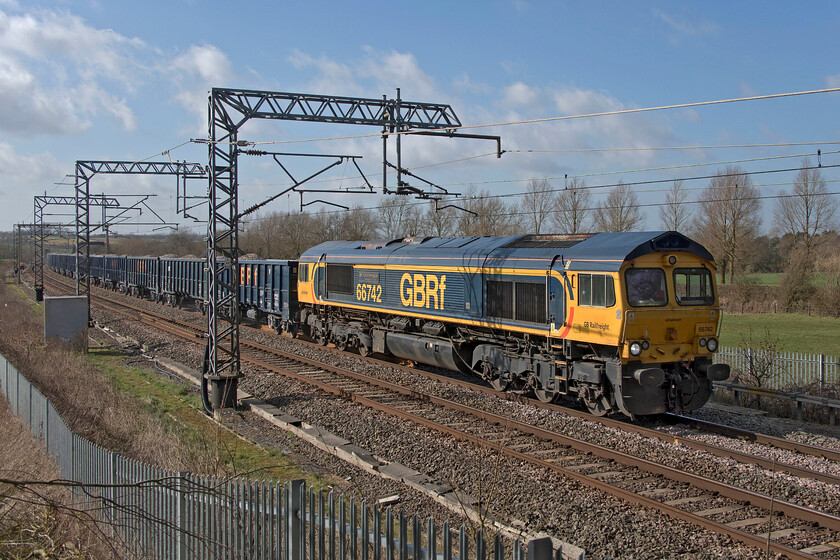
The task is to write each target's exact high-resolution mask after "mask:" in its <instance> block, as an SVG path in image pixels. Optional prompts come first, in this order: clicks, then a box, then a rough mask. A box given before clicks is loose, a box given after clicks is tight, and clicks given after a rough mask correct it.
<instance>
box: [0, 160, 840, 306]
mask: <svg viewBox="0 0 840 560" xmlns="http://www.w3.org/2000/svg"><path fill="white" fill-rule="evenodd" d="M636 187H637V186H636V185H627V184H625V183H624V182H622V181H619V182H618V183H617V184H616V185H614V186H612V187H611V188H609V190H608V192H607V193H606V196H598V197H597V199H596V196H595V192H596V188H597V189H598V192H599V193H600V192H603V189H604V187H603V186H601V185H598V186H590V185H587V184H586V181H585V179H582V178H579V177H577V178H570V179H568V180H567V181H564V182H563V185H562V186H559V185H556V184H554V183H552V181H550V180H549V179H531V180H529V181H528V183H527V184H526V185H525V188H524V193H522V194H517V195H501V196H500V195H492V194H490V193H489V192H488V191H487V190H484V189H481V188H479V187H477V186H469V187H467V188H466V189H465V191H464V192H463V194H462V195H461V196H459V197H450V198H447V199H444V200H439V201H433V200H418V199H415V198H412V197H407V196H388V197H383V198H382V199H381V200H380V202H379V204H378V205H377V206H376V207H374V208H362V207H360V206H356V207H352V208H350V209H348V210H346V211H344V210H341V211H336V210H329V211H321V212H317V213H306V212H269V213H262V214H257V215H255V216H253V217H249V218H248V219H246V220H243V221H242V222H241V227H242V229H241V231H240V237H239V242H240V243H239V246H240V251H241V254H242V255H247V256H255V257H259V258H277V259H295V258H297V257H299V256H300V254H301V253H302V252H303V251H305V250H307V249H309V248H310V247H313V246H315V245H317V244H318V243H321V242H324V241H329V240H336V239H345V240H369V239H395V238H406V237H417V236H438V237H448V236H476V235H493V236H505V235H519V234H548V233H588V232H601V231H604V232H617V231H638V230H642V229H654V230H655V229H664V230H675V231H679V232H682V233H685V234H687V235H688V236H689V237H692V238H693V239H695V240H697V241H699V242H700V243H702V244H703V245H705V246H706V247H707V248H708V249H709V250H710V251H711V253H712V254H713V255H714V257H715V261H716V263H717V268H718V273H719V275H720V278H721V281H722V283H724V284H731V283H736V282H738V281H739V280H743V279H744V278H746V275H747V274H749V273H754V272H777V273H778V272H783V273H785V275H784V278H783V281H782V284H783V287H785V290H786V293H788V296H785V297H784V298H783V299H784V300H785V301H791V302H795V301H802V300H804V299H807V298H808V297H811V296H812V295H813V287H814V285H815V279H817V278H819V281H818V282H816V284H822V285H823V286H824V287H825V286H828V287H831V288H832V289H834V290H835V291H836V292H837V294H838V296H837V301H838V303H840V257H838V256H835V255H838V253H840V252H838V251H837V249H838V248H840V239H838V235H837V232H836V231H835V228H836V226H837V224H836V219H837V214H838V205H837V201H836V198H835V197H834V196H833V195H832V194H831V193H830V192H829V191H828V188H827V185H826V181H825V179H824V178H823V176H822V173H821V170H820V168H819V167H814V166H813V165H811V163H810V162H809V161H808V160H807V159H806V160H803V161H802V163H801V167H800V169H799V171H798V172H797V174H796V176H795V178H794V180H793V182H792V183H791V185H790V187H789V188H787V189H784V190H783V191H782V192H780V193H776V194H774V195H772V196H765V195H764V193H763V191H762V188H761V187H760V186H757V185H756V184H755V183H754V181H753V178H752V177H751V175H750V174H749V173H747V172H745V171H744V170H743V169H742V168H740V167H738V166H733V165H730V166H726V167H723V168H721V169H719V170H718V171H717V172H716V173H715V174H714V175H713V176H711V177H710V179H709V181H708V183H707V185H706V186H705V187H703V188H701V189H699V192H698V194H697V195H696V196H692V193H693V191H694V189H690V188H687V187H686V185H685V182H684V181H683V180H682V179H679V178H677V179H674V180H673V181H672V182H671V184H670V185H669V187H668V188H667V189H666V191H665V192H664V193H663V194H662V196H661V198H660V199H659V200H658V201H656V203H655V206H657V212H655V214H656V216H655V217H654V216H653V214H654V213H651V215H650V216H648V217H647V219H646V216H645V213H644V212H643V211H642V207H641V206H640V201H639V196H638V193H637V191H636V190H635V188H636ZM765 200H767V203H769V204H772V208H768V209H767V210H768V211H767V212H765V209H764V208H763V206H764V203H765ZM765 215H766V216H772V222H771V223H770V224H766V226H767V227H765V228H763V230H764V233H762V227H761V225H762V224H761V221H762V217H763V216H765ZM651 222H653V223H651ZM6 241H10V240H9V239H7V240H6ZM67 243H69V241H68V242H67ZM68 250H69V249H68ZM105 250H106V247H104V246H103V247H94V251H95V252H105ZM110 251H111V252H114V253H123V254H135V255H163V254H169V255H176V256H186V255H192V256H202V255H204V254H205V253H206V241H204V236H203V235H200V234H197V233H190V232H187V231H184V230H181V231H175V232H172V233H171V234H169V235H166V236H162V237H161V236H155V237H150V236H135V237H118V238H112V239H111V243H110ZM4 252H5V251H4ZM832 278H836V279H837V280H832Z"/></svg>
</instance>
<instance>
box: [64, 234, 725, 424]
mask: <svg viewBox="0 0 840 560" xmlns="http://www.w3.org/2000/svg"><path fill="white" fill-rule="evenodd" d="M68 257H71V256H67V255H65V256H60V255H59V256H52V255H51V256H50V257H48V264H50V263H53V265H52V266H54V263H64V262H65V261H66V259H67V258H68ZM124 258H125V259H134V257H124ZM144 259H148V257H146V258H144ZM171 260H172V259H163V258H161V259H159V261H158V264H157V265H154V263H150V262H148V261H147V260H146V261H142V262H146V264H144V265H141V264H140V262H141V261H126V263H125V265H124V266H125V271H124V272H123V274H124V276H125V278H126V284H127V291H131V292H134V293H136V294H138V295H143V294H144V293H156V294H157V296H156V297H157V298H158V299H168V300H169V301H170V303H172V300H171V298H176V300H177V302H178V303H180V302H181V301H182V300H184V299H193V300H195V301H196V302H198V303H199V306H200V304H201V302H202V301H203V300H202V298H206V294H205V293H204V292H203V290H204V289H205V288H204V287H203V286H204V285H205V284H206V282H203V281H202V280H201V279H200V278H197V279H194V280H195V282H180V281H179V280H178V278H177V276H178V275H179V274H180V273H179V272H178V270H181V269H182V270H185V271H192V272H191V273H188V274H192V275H196V274H198V275H199V276H200V275H201V272H196V271H197V270H203V268H202V265H200V264H198V263H202V262H203V261H201V260H199V259H195V261H196V265H197V266H196V267H190V266H186V265H183V266H182V268H179V267H173V266H171V264H173V263H170V265H169V266H167V262H168V261H171ZM111 262H114V263H116V262H117V261H115V260H114V261H111V260H107V259H106V260H105V261H103V266H104V267H105V268H107V267H108V264H109V263H111ZM135 262H136V264H132V263H135ZM61 266H67V265H66V264H64V265H60V266H59V267H58V268H59V269H60V268H61ZM155 266H157V268H155ZM138 267H143V270H144V271H146V273H145V274H136V273H134V272H133V271H134V269H135V268H138ZM54 268H55V266H54ZM150 270H157V273H151V274H150V273H149V271H150ZM100 273H101V274H102V275H103V278H105V279H107V278H109V276H108V271H107V270H103V271H101V272H100ZM91 274H92V275H95V274H97V272H95V270H94V267H93V266H92V267H91ZM155 274H157V276H158V277H157V278H155ZM172 275H174V276H175V278H169V276H172ZM110 277H113V275H111V276H110ZM240 277H241V278H240V304H241V305H242V311H243V313H248V314H249V315H250V316H251V317H254V318H264V319H265V320H266V322H267V323H268V324H269V325H270V326H272V327H273V328H274V329H275V330H277V331H278V332H280V331H286V332H289V333H291V334H296V333H301V332H302V333H304V334H306V335H308V336H309V337H310V338H312V339H313V340H315V341H317V342H319V343H320V344H324V345H325V344H327V343H333V344H335V346H336V347H338V348H340V349H342V350H344V349H355V350H356V351H358V352H359V353H360V354H362V355H368V354H371V353H374V352H375V353H379V354H384V355H390V356H395V357H398V358H402V359H405V360H411V361H415V362H419V363H424V364H429V365H433V366H438V367H441V368H446V369H449V370H455V371H461V372H465V373H472V374H476V375H478V376H480V377H482V378H483V379H485V380H486V381H487V382H488V383H489V384H490V385H491V386H492V387H493V388H495V389H496V390H499V391H504V390H518V391H533V393H534V394H535V395H536V396H537V398H538V399H540V400H541V401H544V402H549V401H552V400H554V399H556V398H558V397H559V396H566V397H572V398H577V399H579V400H580V401H582V403H583V404H584V405H585V406H586V407H587V408H588V410H589V411H590V412H591V413H592V414H595V415H603V414H607V413H612V412H621V413H623V414H625V415H627V416H629V417H631V418H635V417H637V416H644V415H652V414H659V413H663V412H674V413H680V412H684V411H690V410H694V409H697V408H700V407H701V406H703V405H704V404H705V403H706V402H707V401H708V399H709V397H710V396H711V394H712V390H713V386H712V383H713V382H714V381H723V380H725V379H726V378H728V377H729V366H728V365H726V364H714V363H713V360H712V357H713V355H714V352H715V351H716V350H717V347H718V335H719V328H720V308H719V305H718V299H717V291H716V288H715V264H714V260H713V257H712V255H711V254H710V253H709V252H708V251H707V250H706V249H705V248H704V247H703V246H702V245H700V244H698V243H697V242H695V241H693V240H691V239H689V238H688V237H685V236H684V235H682V234H680V233H677V232H673V231H655V232H627V233H595V234H577V235H524V236H510V237H454V238H453V237H449V238H439V237H418V238H400V239H393V240H382V241H329V242H326V243H322V244H320V245H317V246H316V247H313V248H311V249H309V250H307V251H306V252H304V253H303V254H302V255H301V257H300V258H299V260H298V261H258V260H256V261H241V262H240ZM132 279H133V281H134V282H146V283H148V284H153V286H139V287H138V286H136V285H134V284H132V285H130V286H129V285H128V284H130V280H132ZM181 280H186V279H181ZM111 281H112V280H103V282H105V283H107V282H111ZM179 282H180V283H179ZM180 284H188V285H189V286H191V288H190V289H189V290H187V292H184V293H182V292H178V291H176V292H173V290H167V289H166V286H177V285H180Z"/></svg>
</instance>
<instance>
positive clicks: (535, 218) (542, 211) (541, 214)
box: [519, 179, 554, 235]
mask: <svg viewBox="0 0 840 560" xmlns="http://www.w3.org/2000/svg"><path fill="white" fill-rule="evenodd" d="M550 191H551V185H550V184H549V182H548V179H531V181H530V182H529V183H528V188H527V189H526V190H525V194H524V195H523V197H522V200H521V201H520V203H519V208H520V211H521V212H522V215H523V216H524V217H525V224H524V225H525V226H526V227H527V229H528V233H535V234H537V235H539V234H540V233H545V232H544V231H543V229H544V226H545V225H546V223H547V222H548V219H549V217H550V216H551V214H552V212H553V210H554V201H553V200H552V199H553V198H554V197H553V196H552V195H551V192H550Z"/></svg>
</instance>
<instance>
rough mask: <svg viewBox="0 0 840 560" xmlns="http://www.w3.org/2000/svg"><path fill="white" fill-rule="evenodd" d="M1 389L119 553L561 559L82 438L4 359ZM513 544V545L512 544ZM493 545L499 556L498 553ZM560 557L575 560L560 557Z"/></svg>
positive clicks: (293, 558)
mask: <svg viewBox="0 0 840 560" xmlns="http://www.w3.org/2000/svg"><path fill="white" fill-rule="evenodd" d="M0 386H2V387H0V388H2V393H3V394H4V395H5V396H6V398H7V400H8V401H9V405H10V406H11V408H12V410H13V411H14V412H15V413H16V414H17V415H18V416H19V417H20V418H22V419H23V420H24V421H25V422H27V423H28V425H29V426H30V428H31V430H32V433H33V434H34V435H35V436H36V437H39V438H41V439H42V440H43V441H44V442H45V444H46V446H47V449H48V450H49V452H50V454H51V455H52V456H53V457H55V459H56V460H57V462H58V465H59V468H60V470H61V473H62V476H63V477H64V478H65V479H67V480H68V481H70V482H71V483H72V484H73V485H72V487H71V488H72V490H71V495H72V497H73V498H74V499H75V502H74V506H75V507H78V508H81V509H83V510H84V511H85V512H86V514H88V515H89V516H90V518H91V519H95V520H96V522H97V523H99V524H100V529H101V530H103V531H105V532H106V534H108V535H109V537H110V538H109V541H110V542H111V543H112V546H113V550H114V553H115V555H117V556H119V557H123V558H143V559H164V558H166V559H169V558H172V559H179V560H180V559H187V558H190V559H205V558H225V559H229V558H230V559H240V558H241V559H248V560H251V559H262V558H282V559H284V560H304V559H307V560H327V559H329V560H395V558H396V555H399V560H408V559H409V558H411V559H416V560H452V559H456V560H457V559H458V558H461V559H469V558H475V559H476V560H486V559H487V558H488V557H489V555H490V554H492V559H493V560H504V559H505V558H506V557H508V556H512V558H513V560H525V558H526V556H527V558H530V559H531V560H553V559H554V558H555V551H554V549H553V546H552V541H551V539H547V538H545V539H534V540H531V541H530V542H529V543H528V545H527V552H526V550H525V548H524V547H523V545H522V543H521V542H520V539H516V541H515V542H513V543H512V544H509V548H508V550H506V549H505V545H504V541H503V539H502V537H501V535H500V534H498V533H497V534H495V535H494V536H492V537H491V538H485V536H484V533H483V532H482V530H481V529H477V530H476V531H474V532H472V531H469V530H468V529H467V527H466V526H461V527H460V528H459V529H458V530H457V531H450V527H449V525H448V523H444V524H443V525H442V526H439V525H437V524H436V523H435V521H434V520H433V519H432V518H429V519H427V520H425V521H421V520H420V518H419V517H418V516H417V515H414V516H412V517H410V518H409V517H406V516H405V515H404V513H403V512H401V511H399V512H394V511H393V510H392V508H391V507H390V506H388V507H386V508H385V509H384V510H381V509H380V507H379V506H378V505H377V504H373V505H372V506H371V505H369V504H367V503H365V502H364V501H362V502H361V503H359V502H358V501H356V500H355V499H353V498H350V499H349V500H347V499H345V498H344V497H342V496H335V495H334V494H333V493H331V492H330V493H325V492H324V491H322V490H319V491H316V490H315V489H314V488H308V489H307V488H306V486H305V484H304V481H292V482H287V483H285V484H280V483H275V482H268V481H251V480H246V479H240V478H237V479H221V478H216V477H202V476H196V475H193V474H191V473H188V472H170V471H167V470H164V469H160V468H157V467H155V466H152V465H148V464H145V463H141V462H138V461H134V460H131V459H126V458H124V457H122V456H121V455H120V454H118V453H113V452H111V451H108V450H106V449H103V448H101V447H99V446H97V445H94V444H93V443H91V442H89V441H87V440H86V439H84V438H82V437H80V436H78V435H76V434H74V433H72V432H71V431H70V430H69V428H68V427H67V425H66V424H65V423H64V421H63V420H62V419H61V417H60V416H59V415H58V413H57V412H56V411H55V409H54V408H53V406H52V404H51V402H50V401H49V400H48V399H47V398H45V397H44V396H43V395H42V394H41V393H40V392H38V390H37V389H36V388H35V387H33V386H32V385H31V384H30V383H29V381H27V380H26V378H25V377H24V376H23V375H22V374H20V373H19V372H18V371H17V370H16V369H15V368H14V366H12V364H10V363H9V362H8V361H7V360H6V359H5V358H4V357H3V356H2V355H0ZM508 542H510V541H508ZM491 548H492V552H491V551H490V549H491ZM557 557H558V558H560V557H567V556H566V555H565V554H563V553H562V551H557ZM575 557H577V558H582V557H583V556H582V554H580V555H577V556H575Z"/></svg>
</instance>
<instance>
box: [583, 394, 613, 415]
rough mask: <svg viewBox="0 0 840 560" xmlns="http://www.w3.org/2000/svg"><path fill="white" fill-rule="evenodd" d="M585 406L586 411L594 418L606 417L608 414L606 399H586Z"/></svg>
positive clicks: (584, 400)
mask: <svg viewBox="0 0 840 560" xmlns="http://www.w3.org/2000/svg"><path fill="white" fill-rule="evenodd" d="M583 404H585V405H586V409H587V410H588V411H589V413H590V414H591V415H592V416H604V415H605V414H606V413H607V412H608V410H607V407H606V406H604V399H598V400H594V401H593V400H589V399H587V398H584V399H583Z"/></svg>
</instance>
